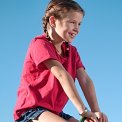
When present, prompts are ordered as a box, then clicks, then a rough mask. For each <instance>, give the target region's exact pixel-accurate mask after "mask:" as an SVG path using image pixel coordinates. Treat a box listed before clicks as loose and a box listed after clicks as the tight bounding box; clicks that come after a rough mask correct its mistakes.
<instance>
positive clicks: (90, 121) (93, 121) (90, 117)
mask: <svg viewBox="0 0 122 122" xmlns="http://www.w3.org/2000/svg"><path fill="white" fill-rule="evenodd" d="M82 117H86V118H87V119H86V120H85V122H99V121H98V119H97V116H96V114H95V113H93V112H91V111H89V110H87V112H86V113H84V114H82Z"/></svg>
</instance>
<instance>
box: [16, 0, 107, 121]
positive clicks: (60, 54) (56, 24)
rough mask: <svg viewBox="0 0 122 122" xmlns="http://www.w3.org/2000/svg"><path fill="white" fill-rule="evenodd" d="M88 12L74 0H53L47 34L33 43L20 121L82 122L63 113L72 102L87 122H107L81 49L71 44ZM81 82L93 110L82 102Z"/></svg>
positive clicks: (21, 92) (22, 89)
mask: <svg viewBox="0 0 122 122" xmlns="http://www.w3.org/2000/svg"><path fill="white" fill-rule="evenodd" d="M83 16H84V10H83V9H82V8H81V7H80V5H79V4H78V3H77V2H75V1H73V0H51V1H50V3H49V4H48V7H47V9H46V12H45V16H44V17H43V27H44V32H45V33H44V34H43V35H41V36H38V37H35V38H34V39H33V40H32V42H31V43H30V46H29V49H28V52H27V55H26V58H25V62H24V68H23V72H22V78H21V84H20V87H19V89H18V99H17V103H16V106H15V110H14V118H15V121H16V122H78V120H76V119H75V118H74V117H72V116H70V115H68V114H65V113H63V111H62V110H63V108H64V106H65V104H66V103H67V101H68V99H70V100H71V101H72V103H73V104H74V106H75V107H76V109H77V110H78V112H79V114H80V115H81V116H82V117H86V118H87V120H86V122H107V117H106V115H105V114H103V113H101V111H100V108H99V106H98V102H97V99H96V94H95V89H94V85H93V82H92V80H91V79H90V78H89V76H88V75H87V73H86V72H85V68H84V66H83V64H82V61H81V59H80V56H79V54H78V52H77V49H76V48H75V47H74V46H72V45H71V42H72V40H73V39H74V38H75V36H76V35H77V34H78V33H79V28H80V24H81V22H82V19H83ZM75 78H77V79H78V81H79V84H80V87H81V89H82V90H83V93H84V95H85V97H86V100H87V101H88V104H89V106H90V108H91V111H90V110H88V109H87V108H86V107H85V105H84V104H83V101H82V100H81V98H80V96H79V94H78V92H77V90H76V87H75V84H74V81H75Z"/></svg>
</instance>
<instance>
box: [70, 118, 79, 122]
mask: <svg viewBox="0 0 122 122" xmlns="http://www.w3.org/2000/svg"><path fill="white" fill-rule="evenodd" d="M68 122H79V121H78V120H77V119H75V118H73V117H72V118H70V119H69V120H68Z"/></svg>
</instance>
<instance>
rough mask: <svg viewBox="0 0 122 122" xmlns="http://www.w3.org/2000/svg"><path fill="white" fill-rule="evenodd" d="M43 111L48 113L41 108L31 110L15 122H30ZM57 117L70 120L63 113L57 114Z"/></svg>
mask: <svg viewBox="0 0 122 122" xmlns="http://www.w3.org/2000/svg"><path fill="white" fill-rule="evenodd" d="M44 111H49V110H48V109H45V108H43V107H37V108H32V109H30V110H28V111H26V112H25V113H23V114H22V115H21V117H20V118H19V119H18V120H16V121H15V122H29V121H31V120H36V119H37V117H38V116H39V115H41V114H42V113H43V112H44ZM59 116H60V117H62V118H64V119H65V120H68V119H70V118H72V116H70V115H69V114H66V113H64V112H61V113H59Z"/></svg>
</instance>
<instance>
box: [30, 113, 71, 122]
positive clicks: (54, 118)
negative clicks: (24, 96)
mask: <svg viewBox="0 0 122 122" xmlns="http://www.w3.org/2000/svg"><path fill="white" fill-rule="evenodd" d="M32 122H68V121H66V120H65V119H63V118H61V117H60V116H58V115H56V114H53V113H52V112H49V111H45V112H43V113H42V114H41V115H40V116H39V117H38V118H37V120H32ZM72 122H73V121H72Z"/></svg>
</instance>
